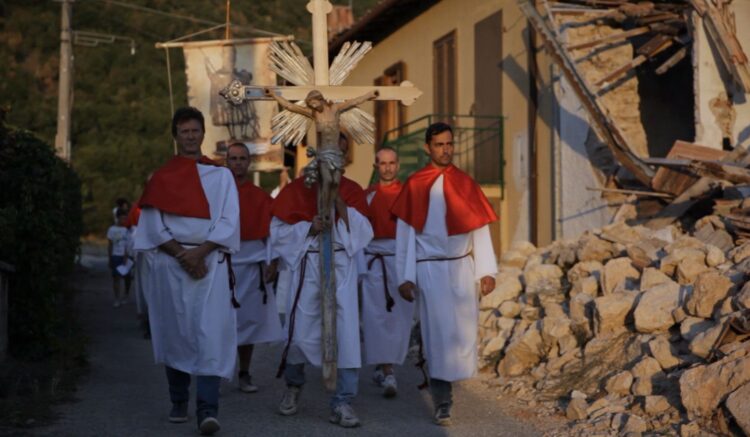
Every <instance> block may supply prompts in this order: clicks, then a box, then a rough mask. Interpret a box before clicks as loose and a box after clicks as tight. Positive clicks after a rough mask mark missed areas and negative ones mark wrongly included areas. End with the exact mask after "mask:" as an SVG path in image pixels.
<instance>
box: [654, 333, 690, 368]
mask: <svg viewBox="0 0 750 437" xmlns="http://www.w3.org/2000/svg"><path fill="white" fill-rule="evenodd" d="M648 348H649V351H650V352H651V356H652V357H654V358H655V359H656V361H658V362H659V366H661V368H662V369H664V370H669V369H672V368H674V367H677V366H679V365H680V364H681V363H682V360H681V359H680V358H679V357H678V355H677V352H676V350H674V349H673V347H672V344H671V343H670V342H669V339H667V337H665V336H660V337H656V338H654V339H653V340H651V341H649V342H648Z"/></svg>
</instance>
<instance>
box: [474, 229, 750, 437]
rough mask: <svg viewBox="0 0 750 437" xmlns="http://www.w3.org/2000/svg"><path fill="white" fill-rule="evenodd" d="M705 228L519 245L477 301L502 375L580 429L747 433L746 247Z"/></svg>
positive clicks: (505, 385) (749, 289)
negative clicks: (540, 245) (493, 285)
mask: <svg viewBox="0 0 750 437" xmlns="http://www.w3.org/2000/svg"><path fill="white" fill-rule="evenodd" d="M695 225H696V226H695V229H696V230H695V231H694V232H693V234H692V235H690V234H684V233H682V232H681V231H679V230H678V228H677V227H675V226H668V227H665V228H662V229H658V230H652V229H648V228H646V227H643V226H636V227H630V226H628V225H626V224H624V223H618V224H614V225H610V226H608V227H605V228H603V229H601V230H597V231H592V232H587V233H586V234H584V235H583V236H581V237H580V238H579V239H577V240H575V241H557V242H555V243H554V244H552V245H550V246H548V247H545V248H539V249H537V248H536V247H534V246H533V245H531V244H530V243H522V244H515V245H514V246H513V247H512V249H511V250H509V251H507V252H505V253H504V254H503V257H502V260H501V271H500V273H499V275H498V281H497V288H496V289H495V290H494V291H493V292H492V293H491V294H489V295H487V296H485V297H483V298H482V300H481V303H480V310H481V311H480V348H479V352H480V356H481V362H482V365H483V367H484V368H485V369H487V370H494V371H495V372H496V373H497V374H498V377H499V378H498V379H497V380H496V382H495V384H496V385H497V386H499V387H500V388H501V389H502V390H503V391H505V392H506V393H513V394H515V395H516V396H517V397H519V398H521V399H526V400H527V401H528V402H529V403H530V404H532V405H537V404H542V405H544V404H546V405H549V406H553V407H555V408H557V409H559V410H560V411H561V412H563V413H564V414H565V415H566V416H567V418H568V419H570V421H571V422H570V431H571V432H572V434H574V435H575V434H578V435H592V434H597V435H625V434H628V435H638V433H645V432H655V433H666V434H670V435H675V434H679V435H683V436H698V435H711V433H710V432H713V433H721V434H730V435H731V434H732V433H736V434H740V435H741V434H742V433H743V432H744V433H745V434H748V435H750V341H745V340H747V339H750V284H748V285H747V286H746V285H745V281H746V276H747V275H748V274H750V243H741V240H740V244H739V245H737V246H735V242H736V241H737V239H736V235H733V234H730V233H729V232H728V230H727V228H726V226H725V220H723V219H721V218H720V217H719V216H716V215H711V216H707V217H704V218H702V219H700V220H699V221H698V222H697V223H696V224H695ZM708 431H710V432H708ZM629 433H633V434H629Z"/></svg>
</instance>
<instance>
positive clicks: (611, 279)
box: [601, 257, 641, 296]
mask: <svg viewBox="0 0 750 437" xmlns="http://www.w3.org/2000/svg"><path fill="white" fill-rule="evenodd" d="M640 278H641V273H640V272H639V271H638V270H637V269H636V268H635V267H633V264H632V263H631V261H630V258H627V257H623V258H615V259H611V260H609V261H608V262H607V264H605V265H604V270H603V271H602V282H601V285H602V294H604V295H605V296H606V295H608V294H612V293H613V292H614V291H615V288H617V286H619V285H621V284H623V283H625V281H627V280H630V281H631V282H633V283H637V282H638V280H639V279H640Z"/></svg>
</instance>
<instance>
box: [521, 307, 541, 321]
mask: <svg viewBox="0 0 750 437" xmlns="http://www.w3.org/2000/svg"><path fill="white" fill-rule="evenodd" d="M541 317H542V309H541V308H539V307H535V306H531V305H526V306H525V307H523V308H521V318H522V319H523V320H526V321H529V322H535V321H537V320H539V319H540V318H541Z"/></svg>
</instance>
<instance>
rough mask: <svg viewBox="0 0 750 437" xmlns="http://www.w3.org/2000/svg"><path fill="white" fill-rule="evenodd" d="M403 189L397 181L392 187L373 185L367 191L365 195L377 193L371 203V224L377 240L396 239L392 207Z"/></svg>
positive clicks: (394, 217)
mask: <svg viewBox="0 0 750 437" xmlns="http://www.w3.org/2000/svg"><path fill="white" fill-rule="evenodd" d="M401 187H403V185H402V184H401V181H399V180H396V181H394V182H393V183H392V184H390V185H381V184H375V185H371V186H370V187H369V188H368V189H367V190H366V191H365V194H370V193H375V196H373V198H372V201H371V202H370V223H372V230H373V232H374V233H375V238H396V216H395V215H393V213H391V207H392V206H393V203H394V202H395V201H396V198H397V197H398V195H399V193H401Z"/></svg>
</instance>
